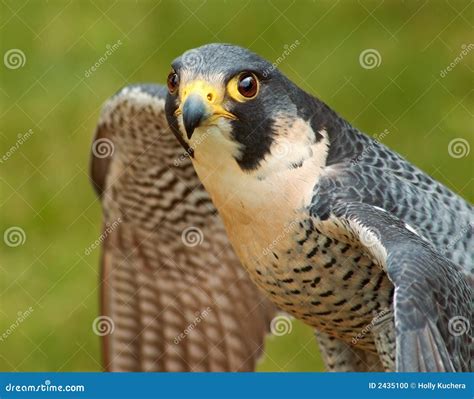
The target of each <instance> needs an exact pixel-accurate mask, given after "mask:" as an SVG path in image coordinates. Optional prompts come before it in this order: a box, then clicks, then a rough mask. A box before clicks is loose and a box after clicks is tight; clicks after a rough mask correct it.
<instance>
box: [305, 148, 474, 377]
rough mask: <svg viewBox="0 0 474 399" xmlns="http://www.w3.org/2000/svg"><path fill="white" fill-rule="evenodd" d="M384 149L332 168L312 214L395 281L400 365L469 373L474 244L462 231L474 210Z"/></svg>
mask: <svg viewBox="0 0 474 399" xmlns="http://www.w3.org/2000/svg"><path fill="white" fill-rule="evenodd" d="M369 151H372V149H370V150H369ZM369 151H367V152H369ZM384 151H385V150H384ZM378 155H379V158H378V160H377V158H376V156H377V154H376V153H372V154H371V156H370V157H369V158H371V159H372V161H370V162H366V163H364V160H361V162H359V163H358V164H355V165H354V164H353V165H348V164H347V163H346V164H345V163H340V164H335V165H332V166H331V167H329V168H328V169H327V174H326V175H325V176H324V177H323V178H322V179H321V180H320V182H318V185H317V186H316V188H315V192H314V198H313V204H314V205H313V207H312V209H311V212H312V214H313V216H316V217H319V218H321V219H323V220H324V219H329V218H333V219H334V221H335V222H336V223H337V224H338V225H339V226H342V229H343V230H344V231H345V232H346V233H347V235H348V236H351V237H352V239H355V240H358V241H359V244H360V245H361V246H362V247H364V248H365V251H366V252H367V253H368V254H369V255H370V256H372V258H373V259H375V260H376V261H377V263H378V264H379V265H380V266H381V267H383V269H384V270H385V272H386V273H387V276H388V277H389V279H390V281H391V282H392V283H393V285H394V287H395V293H394V298H393V312H394V322H395V346H396V349H395V351H396V353H395V355H396V356H395V360H396V370H397V371H468V370H470V369H471V367H472V366H471V365H470V364H469V363H470V361H471V358H472V357H473V352H472V339H471V337H470V326H471V324H472V288H471V286H470V284H469V269H470V267H472V263H471V261H470V259H472V248H469V238H468V235H467V234H466V233H467V231H464V233H465V234H464V235H463V234H462V233H463V230H462V229H463V226H465V225H466V224H470V223H471V220H472V215H473V214H472V208H470V206H469V205H468V204H467V203H465V202H464V201H462V200H461V199H460V198H459V197H456V196H455V195H454V194H453V193H451V192H449V191H448V190H447V189H446V188H444V187H442V186H441V185H440V184H439V183H437V182H434V181H433V180H431V179H430V178H429V177H427V176H425V175H422V174H421V172H420V171H418V170H416V169H415V168H413V167H411V166H410V167H408V164H402V163H401V162H402V161H401V159H400V158H398V156H396V155H394V154H393V153H392V154H390V153H384V154H382V155H384V156H383V157H380V154H378ZM390 157H392V158H393V159H392V160H391V159H390ZM381 161H382V162H381ZM383 161H385V162H386V163H387V164H388V167H387V165H385V167H383V166H384V165H383ZM377 162H378V163H379V164H380V163H382V167H380V165H378V167H376V166H375V164H376V163H377ZM371 163H372V164H371ZM413 182H415V184H413ZM407 221H409V222H410V224H407ZM436 233H437V234H436ZM456 236H457V237H456ZM449 241H451V242H452V243H453V244H452V245H451V246H449ZM447 244H448V245H447ZM471 245H472V243H471ZM455 259H457V260H459V261H460V262H461V263H459V264H458V263H455Z"/></svg>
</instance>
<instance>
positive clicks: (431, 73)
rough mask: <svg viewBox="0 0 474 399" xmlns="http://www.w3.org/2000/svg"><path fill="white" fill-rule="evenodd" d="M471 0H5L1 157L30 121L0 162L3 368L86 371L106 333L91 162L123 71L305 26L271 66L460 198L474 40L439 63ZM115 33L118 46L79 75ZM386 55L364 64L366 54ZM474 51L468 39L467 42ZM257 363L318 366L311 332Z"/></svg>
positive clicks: (0, 18)
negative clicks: (460, 153)
mask: <svg viewBox="0 0 474 399" xmlns="http://www.w3.org/2000/svg"><path fill="white" fill-rule="evenodd" d="M473 4H474V3H472V2H469V1H455V0H450V1H449V2H447V1H429V2H428V1H426V2H417V1H413V2H406V1H405V2H397V1H386V2H383V1H361V2H355V1H354V2H351V1H344V2H342V1H339V2H338V1H325V2H319V1H271V2H270V1H246V0H244V1H237V0H235V1H230V0H228V1H202V0H198V1H161V2H156V3H155V2H147V1H137V2H135V1H133V2H132V1H129V2H127V1H110V2H105V1H86V0H84V1H79V0H77V1H75V0H72V1H64V2H62V1H49V2H47V3H46V2H40V1H34V0H30V1H23V0H12V1H8V0H2V1H1V2H0V40H1V41H0V55H1V56H2V60H3V56H4V54H5V53H6V52H7V51H8V50H10V49H20V50H21V51H22V52H23V53H24V54H25V57H26V63H25V65H24V66H23V67H20V68H18V69H9V68H7V67H6V66H5V64H4V63H1V64H0V74H1V75H0V83H1V85H0V156H1V155H2V154H5V153H6V152H7V151H8V149H9V148H10V147H11V146H13V145H15V142H16V141H17V137H18V135H19V134H24V133H25V132H27V131H28V130H29V129H32V131H33V135H32V136H31V138H29V140H28V141H26V142H25V143H24V144H22V145H21V146H20V147H19V149H18V150H17V151H16V152H15V153H13V154H11V156H10V157H9V158H8V159H7V161H4V162H1V163H0V173H1V175H0V177H1V178H0V212H1V214H0V233H1V234H2V235H3V232H4V231H5V230H6V229H7V228H9V227H11V226H18V227H21V228H22V229H23V230H24V232H25V234H26V241H25V243H24V244H23V245H21V246H18V247H8V246H7V245H4V242H3V241H1V240H0V251H1V255H0V335H1V334H2V333H3V332H4V331H7V329H8V327H9V326H10V325H11V324H12V323H14V322H15V320H17V317H18V316H17V315H18V312H22V311H25V310H27V309H28V308H29V307H32V308H33V313H32V314H31V315H30V316H29V317H27V318H26V319H25V320H24V321H23V322H21V323H20V325H19V326H18V328H17V329H16V330H15V331H14V332H12V333H11V334H10V335H8V337H7V338H6V339H3V341H0V370H2V371H4V370H21V371H30V370H32V371H40V370H62V371H94V370H99V369H100V356H99V341H98V338H97V337H96V336H95V335H94V334H93V333H92V330H91V323H92V321H93V319H94V318H95V317H96V315H97V311H98V291H97V281H98V256H99V252H98V251H97V250H96V251H94V252H93V253H92V254H91V255H90V256H85V255H84V249H85V248H86V247H88V246H89V245H90V244H91V243H92V242H93V241H94V240H95V239H96V238H97V236H98V234H99V230H100V223H101V221H100V208H99V204H98V202H97V200H96V198H95V196H94V194H93V192H92V190H91V188H90V185H89V182H88V176H87V166H88V158H89V145H90V141H91V135H92V131H93V129H94V125H95V122H96V120H97V117H98V113H99V110H100V106H101V103H102V102H103V101H104V100H105V99H106V98H107V97H108V96H110V95H111V94H113V93H114V92H115V91H116V90H117V89H119V88H120V87H121V86H123V85H125V84H128V83H131V82H138V81H154V82H163V81H164V79H165V76H166V74H167V72H168V70H169V63H170V61H171V60H172V59H173V58H174V57H175V56H177V55H179V54H180V53H182V52H183V51H184V50H185V49H188V48H192V47H195V46H198V45H201V44H203V43H206V42H215V41H220V42H231V43H236V44H240V45H243V46H246V47H249V48H251V49H252V50H254V51H256V52H258V53H260V54H261V55H263V56H264V57H266V58H267V59H269V60H276V59H277V58H278V57H279V56H281V54H282V53H283V51H284V49H285V47H284V46H285V45H291V44H292V43H294V42H295V41H296V40H298V41H299V43H300V44H299V45H298V46H297V48H296V49H295V50H294V51H293V52H292V53H291V54H290V56H288V57H286V59H285V60H284V61H283V62H282V63H281V64H280V65H279V67H280V69H282V70H283V71H284V72H285V73H286V74H287V75H288V76H289V77H290V78H291V79H292V80H293V81H295V82H296V83H297V84H298V85H300V86H301V87H303V88H304V89H306V90H307V91H309V92H312V93H314V94H316V95H317V96H319V97H320V98H321V99H323V100H325V101H326V102H327V103H328V104H329V105H330V106H332V107H333V108H335V109H336V110H337V111H338V112H339V113H341V114H342V115H343V116H345V117H346V118H347V119H348V120H349V121H351V122H352V123H353V124H354V125H355V126H357V127H359V128H360V129H362V130H364V131H366V132H368V133H369V134H374V133H379V134H380V133H381V132H383V131H384V130H385V129H388V132H389V134H387V135H386V137H385V138H384V142H385V143H386V144H387V145H389V146H391V147H392V148H394V149H396V150H397V151H398V152H400V153H401V154H403V155H404V156H406V157H407V158H408V159H409V160H411V161H412V162H414V163H415V164H417V165H418V166H420V167H421V168H422V169H424V170H426V171H427V172H428V173H430V174H431V175H433V176H434V177H435V178H437V179H438V180H440V181H442V182H443V183H444V184H446V185H447V186H448V187H450V188H451V189H453V190H454V191H456V192H458V193H460V194H461V195H462V196H464V197H465V198H468V199H470V200H471V201H472V200H473V199H474V184H473V178H472V154H471V155H469V156H465V157H462V158H454V157H451V156H450V155H449V152H448V145H449V143H450V142H451V140H453V139H455V138H463V139H465V140H467V142H468V143H470V144H472V142H473V132H472V126H473V118H472V109H473V108H474V107H473V105H474V101H473V100H474V97H473V92H472V74H471V73H472V70H473V54H472V53H471V54H469V55H467V56H465V57H464V59H463V60H462V61H461V62H459V63H458V64H457V65H456V66H455V68H454V69H453V70H452V71H451V72H449V73H448V74H447V76H446V77H444V78H442V77H441V76H440V71H441V70H442V69H444V68H446V67H447V66H448V65H449V64H450V63H451V62H453V61H454V59H455V58H456V56H458V55H459V53H460V52H461V50H462V48H461V46H462V45H463V44H469V43H471V42H473V30H472V15H473ZM118 40H120V41H121V43H122V45H121V46H120V47H119V48H118V49H117V51H115V52H114V53H113V54H112V55H111V56H110V57H109V59H108V60H107V62H105V63H104V64H103V65H101V66H100V68H99V69H98V70H97V71H96V72H94V73H92V75H91V76H90V77H85V71H86V70H87V69H88V68H90V67H91V66H92V65H93V64H94V63H95V62H96V61H97V60H98V59H99V58H100V57H101V56H102V55H103V54H104V52H105V51H106V49H107V47H106V46H107V45H112V44H114V43H116V42H117V41H118ZM365 49H376V50H377V51H378V52H379V54H380V56H381V63H380V65H379V66H378V67H376V68H374V69H364V68H362V67H361V65H360V63H359V55H360V53H361V52H362V51H363V50H365ZM473 53H474V51H473ZM267 352H268V353H267V356H266V358H265V359H264V361H263V363H262V364H261V366H260V369H261V370H277V371H280V370H285V371H293V370H299V371H309V370H321V369H322V365H321V362H320V360H319V356H318V351H317V348H316V345H315V344H314V341H313V337H312V333H311V331H310V330H309V329H308V328H306V327H304V326H302V325H301V324H299V323H295V326H294V328H293V331H292V332H291V334H288V335H286V336H284V337H278V338H277V337H274V338H271V339H269V344H268V351H267Z"/></svg>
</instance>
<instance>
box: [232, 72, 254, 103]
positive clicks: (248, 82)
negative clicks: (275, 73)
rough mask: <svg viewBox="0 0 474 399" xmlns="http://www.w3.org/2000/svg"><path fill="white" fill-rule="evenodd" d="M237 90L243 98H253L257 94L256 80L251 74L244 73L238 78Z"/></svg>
mask: <svg viewBox="0 0 474 399" xmlns="http://www.w3.org/2000/svg"><path fill="white" fill-rule="evenodd" d="M237 89H238V90H239V93H240V94H242V95H243V96H244V97H245V98H253V97H255V96H256V95H257V92H258V80H257V78H256V77H255V75H254V74H253V73H250V72H244V73H243V74H241V75H240V76H239V81H238V83H237Z"/></svg>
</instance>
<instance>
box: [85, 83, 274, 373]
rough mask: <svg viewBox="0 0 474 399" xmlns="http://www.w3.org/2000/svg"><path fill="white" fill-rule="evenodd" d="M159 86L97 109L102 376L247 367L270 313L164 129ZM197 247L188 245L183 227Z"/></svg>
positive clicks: (131, 91) (129, 90)
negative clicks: (103, 144)
mask: <svg viewBox="0 0 474 399" xmlns="http://www.w3.org/2000/svg"><path fill="white" fill-rule="evenodd" d="M165 93H166V90H165V89H164V88H163V87H161V86H158V85H135V86H129V87H126V88H124V89H123V90H121V91H120V92H119V93H118V94H116V95H115V96H114V97H112V98H111V99H110V100H109V101H108V102H107V103H106V105H105V106H104V110H103V112H102V115H101V118H100V121H99V124H98V127H97V130H96V136H95V139H94V143H96V142H97V140H99V139H100V140H108V141H109V143H112V151H109V152H111V153H110V154H108V156H102V155H101V154H100V153H99V154H98V153H97V151H93V152H92V156H91V167H90V170H91V181H92V184H93V186H94V189H95V190H96V192H97V194H98V195H99V197H100V199H101V203H102V209H103V216H104V228H103V234H102V236H101V241H102V242H103V248H102V272H101V315H102V316H107V317H109V318H110V319H112V321H113V323H114V330H113V332H112V333H111V334H109V335H104V336H103V337H102V338H103V340H102V345H103V354H104V366H105V369H106V370H109V371H252V370H254V369H255V366H256V362H257V359H258V358H259V356H260V355H261V353H262V348H263V343H264V337H265V334H266V332H267V331H268V328H269V323H270V320H271V318H272V317H273V314H274V308H273V306H272V305H270V303H269V302H268V301H267V300H266V299H264V298H263V297H262V296H261V294H260V293H259V292H258V291H257V289H256V287H255V286H254V285H253V284H252V283H251V282H250V280H249V279H248V277H247V275H246V274H245V272H244V271H243V269H242V268H241V266H240V264H239V262H238V260H237V258H236V256H235V255H234V253H233V251H232V249H231V248H230V246H229V243H228V242H227V238H226V235H225V230H224V228H223V225H222V223H221V221H220V219H219V217H218V216H217V213H216V210H215V209H214V207H213V205H212V203H211V201H210V199H209V197H208V195H207V193H206V192H205V191H204V189H203V188H202V186H201V185H200V183H199V181H198V178H197V176H196V175H195V173H194V170H193V168H192V165H191V162H190V160H189V158H188V157H187V154H186V153H183V151H182V149H181V147H180V146H179V143H177V141H176V139H175V138H174V136H173V135H172V133H171V132H170V131H169V130H168V126H167V122H166V120H165V116H164V96H165ZM190 228H191V229H192V232H193V233H195V234H198V242H197V244H196V245H195V242H190V243H186V238H185V237H184V233H185V232H186V231H187V229H190Z"/></svg>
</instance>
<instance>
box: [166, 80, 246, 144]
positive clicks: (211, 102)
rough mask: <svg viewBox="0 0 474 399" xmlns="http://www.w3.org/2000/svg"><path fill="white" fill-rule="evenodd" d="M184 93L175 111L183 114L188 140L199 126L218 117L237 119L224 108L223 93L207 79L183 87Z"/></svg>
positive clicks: (209, 122) (210, 122)
mask: <svg viewBox="0 0 474 399" xmlns="http://www.w3.org/2000/svg"><path fill="white" fill-rule="evenodd" d="M182 93H183V94H182V97H180V99H181V106H180V107H179V108H178V109H177V110H176V111H175V115H176V116H178V115H180V114H182V115H183V125H184V129H185V130H186V136H187V137H188V140H190V139H191V137H192V135H193V133H194V130H195V129H196V128H197V127H199V126H202V125H204V124H206V125H210V124H213V123H215V121H216V119H218V118H227V119H237V117H236V116H235V115H234V114H232V113H230V112H229V111H227V110H226V109H224V107H223V104H222V103H223V98H224V95H223V93H222V92H221V91H220V90H219V89H216V88H215V87H213V86H212V85H210V84H209V83H207V82H205V81H202V80H197V81H193V82H191V83H190V84H188V85H187V86H186V87H184V88H183V90H182Z"/></svg>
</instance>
